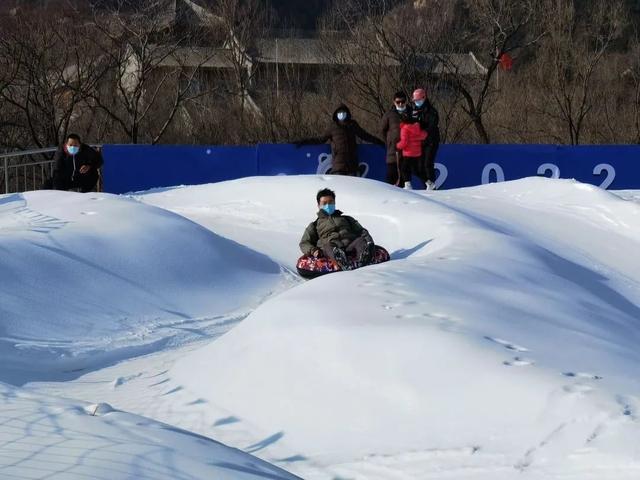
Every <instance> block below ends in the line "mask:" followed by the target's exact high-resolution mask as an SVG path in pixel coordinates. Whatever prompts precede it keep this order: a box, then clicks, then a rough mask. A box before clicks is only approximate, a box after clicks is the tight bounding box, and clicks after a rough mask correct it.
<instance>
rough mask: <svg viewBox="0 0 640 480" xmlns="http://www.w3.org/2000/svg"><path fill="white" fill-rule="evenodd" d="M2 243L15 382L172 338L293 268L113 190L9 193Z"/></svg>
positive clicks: (2, 210)
mask: <svg viewBox="0 0 640 480" xmlns="http://www.w3.org/2000/svg"><path fill="white" fill-rule="evenodd" d="M0 251H2V255H1V256H0V271H1V272H2V279H1V280H0V281H1V282H2V288H1V289H0V317H1V318H2V324H1V327H0V362H2V365H3V369H2V371H1V372H0V380H4V381H13V382H14V383H20V380H19V379H20V378H21V379H25V378H29V375H26V376H25V374H24V373H15V374H14V373H12V372H23V371H25V370H29V371H31V372H32V374H33V375H36V376H37V377H39V378H47V376H48V375H54V374H56V372H61V371H69V370H74V369H82V368H88V367H91V366H92V365H96V364H98V365H100V364H102V363H105V362H106V361H115V360H117V359H119V358H124V357H127V356H133V355H139V354H141V353H148V352H149V351H153V350H155V349H158V348H163V347H164V346H166V345H167V342H168V341H169V339H170V338H172V337H173V336H174V335H176V334H177V333H178V332H179V331H178V330H177V327H178V326H179V325H182V326H183V327H187V326H188V325H190V324H192V323H193V322H196V325H191V326H192V327H195V326H197V325H200V327H202V326H203V325H204V324H207V323H210V322H208V319H209V318H210V317H212V316H215V315H220V314H223V315H227V314H229V313H231V312H233V311H236V310H239V309H244V310H246V309H247V308H251V306H252V305H255V304H257V303H259V302H260V301H261V300H262V299H263V298H265V297H266V296H268V295H269V294H271V293H272V292H273V291H277V290H278V288H281V287H280V286H279V285H280V284H281V283H282V281H283V279H284V278H285V277H284V276H283V274H282V271H281V269H280V268H279V267H278V265H276V264H275V263H274V262H272V261H270V260H269V259H268V258H266V257H265V256H263V255H260V254H258V253H255V252H252V251H251V250H249V249H248V248H247V247H244V246H242V245H238V244H237V243H235V242H232V241H229V240H227V239H224V238H221V237H219V236H217V235H216V234H215V233H213V232H211V231H209V230H206V229H204V228H202V227H201V226H199V225H197V224H195V223H193V222H191V221H189V220H186V219H185V218H183V217H181V216H177V215H174V214H172V213H170V212H167V211H166V210H161V209H158V208H154V207H149V206H146V205H142V204H140V203H139V202H135V201H132V200H129V199H126V198H122V197H116V196H112V195H106V194H88V195H81V194H76V193H66V192H44V191H42V192H31V193H25V194H21V195H9V196H5V197H2V198H1V199H0ZM173 327H176V328H173ZM193 332H194V333H196V332H195V328H194V330H193ZM179 333H181V334H182V336H185V334H186V330H185V329H183V330H181V331H180V332H179ZM192 336H193V335H192Z"/></svg>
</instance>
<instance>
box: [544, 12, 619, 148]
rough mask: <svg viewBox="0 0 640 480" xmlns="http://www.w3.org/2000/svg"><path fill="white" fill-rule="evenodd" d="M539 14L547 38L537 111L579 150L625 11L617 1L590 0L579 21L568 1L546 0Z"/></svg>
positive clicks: (567, 141)
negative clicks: (599, 72) (602, 69)
mask: <svg viewBox="0 0 640 480" xmlns="http://www.w3.org/2000/svg"><path fill="white" fill-rule="evenodd" d="M544 12H545V15H544V16H543V22H544V24H545V25H546V26H547V30H548V35H547V37H546V38H545V41H544V42H543V44H542V48H541V50H540V54H541V55H540V57H539V62H538V67H539V69H538V80H539V84H538V90H539V92H540V95H541V98H543V99H544V103H543V105H542V106H541V107H540V109H541V111H542V112H543V113H544V115H545V116H546V117H547V118H548V119H550V120H553V121H555V122H558V123H559V124H560V125H562V128H563V130H564V132H565V133H564V135H563V137H564V139H565V141H566V143H569V144H571V145H578V144H579V143H581V141H582V134H583V132H584V127H585V122H586V120H587V118H588V116H589V114H590V113H591V111H592V110H593V108H594V106H595V102H596V95H595V92H596V91H597V87H596V85H595V83H594V80H595V79H596V73H597V70H598V69H599V68H600V66H601V65H602V62H603V60H604V58H605V56H606V55H607V53H608V52H609V50H610V49H611V47H612V44H613V42H614V40H615V39H616V38H618V37H619V35H620V34H621V31H622V27H623V23H624V13H623V12H624V9H623V6H622V3H621V2H620V1H619V0H594V1H593V2H591V5H590V8H588V9H585V11H584V12H582V15H581V16H579V15H578V13H577V12H576V9H575V5H574V2H573V1H571V0H549V1H547V2H545V9H544ZM602 87H604V88H606V87H605V86H602ZM563 143H564V142H563Z"/></svg>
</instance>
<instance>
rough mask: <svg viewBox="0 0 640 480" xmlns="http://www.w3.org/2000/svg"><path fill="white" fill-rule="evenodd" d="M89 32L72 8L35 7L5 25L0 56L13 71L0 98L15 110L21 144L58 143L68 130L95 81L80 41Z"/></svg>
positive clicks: (14, 123)
mask: <svg viewBox="0 0 640 480" xmlns="http://www.w3.org/2000/svg"><path fill="white" fill-rule="evenodd" d="M72 25H73V28H71V26H72ZM88 35H89V34H88V31H87V28H86V27H85V25H83V24H82V22H77V17H76V16H75V15H74V13H73V12H70V11H65V12H58V14H57V15H56V12H51V11H48V10H40V9H33V10H32V11H30V12H29V13H28V14H23V15H17V16H15V17H14V18H13V21H11V22H10V23H9V24H7V25H5V28H3V33H2V36H1V37H0V58H2V59H3V60H2V62H3V63H6V64H7V65H10V66H11V67H10V70H9V71H10V72H11V73H10V75H9V76H8V80H6V85H5V87H4V88H3V89H0V98H1V99H2V101H3V103H4V104H5V106H6V107H7V108H9V110H10V111H13V112H14V114H15V115H16V116H15V120H14V121H13V125H14V127H16V128H19V129H21V130H22V131H23V132H24V133H25V134H26V135H24V136H23V140H22V141H23V142H24V145H23V146H26V145H34V144H35V145H37V146H40V147H41V146H51V145H57V144H58V142H59V141H60V140H61V138H62V137H63V136H64V135H65V134H66V133H67V131H68V129H69V126H70V124H71V122H72V121H73V119H74V116H75V115H76V114H77V110H78V108H79V105H80V104H81V102H82V101H83V100H84V98H85V96H86V92H87V90H88V89H89V88H90V86H91V85H92V84H93V83H94V82H95V80H96V76H95V75H94V70H93V69H92V67H91V57H90V56H89V55H88V54H87V52H86V48H85V47H84V45H82V40H83V37H85V36H88ZM16 146H17V145H16Z"/></svg>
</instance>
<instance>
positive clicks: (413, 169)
mask: <svg viewBox="0 0 640 480" xmlns="http://www.w3.org/2000/svg"><path fill="white" fill-rule="evenodd" d="M426 138H427V132H425V131H424V130H422V128H420V124H419V123H418V122H413V121H411V119H410V118H408V117H403V118H402V122H401V123H400V141H399V142H398V143H397V144H396V148H397V149H398V151H399V153H400V156H399V158H398V160H399V162H398V168H399V170H400V185H404V188H406V189H411V175H412V174H413V175H415V176H416V177H419V178H420V180H422V183H423V184H424V188H427V186H426V183H425V180H426V179H425V178H422V176H423V174H422V169H421V168H420V162H421V158H422V145H423V144H424V140H425V139H426Z"/></svg>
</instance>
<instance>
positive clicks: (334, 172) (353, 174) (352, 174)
mask: <svg viewBox="0 0 640 480" xmlns="http://www.w3.org/2000/svg"><path fill="white" fill-rule="evenodd" d="M327 173H328V174H329V175H346V176H348V177H357V176H358V172H348V171H346V170H334V169H331V170H329V171H328V172H327Z"/></svg>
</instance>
